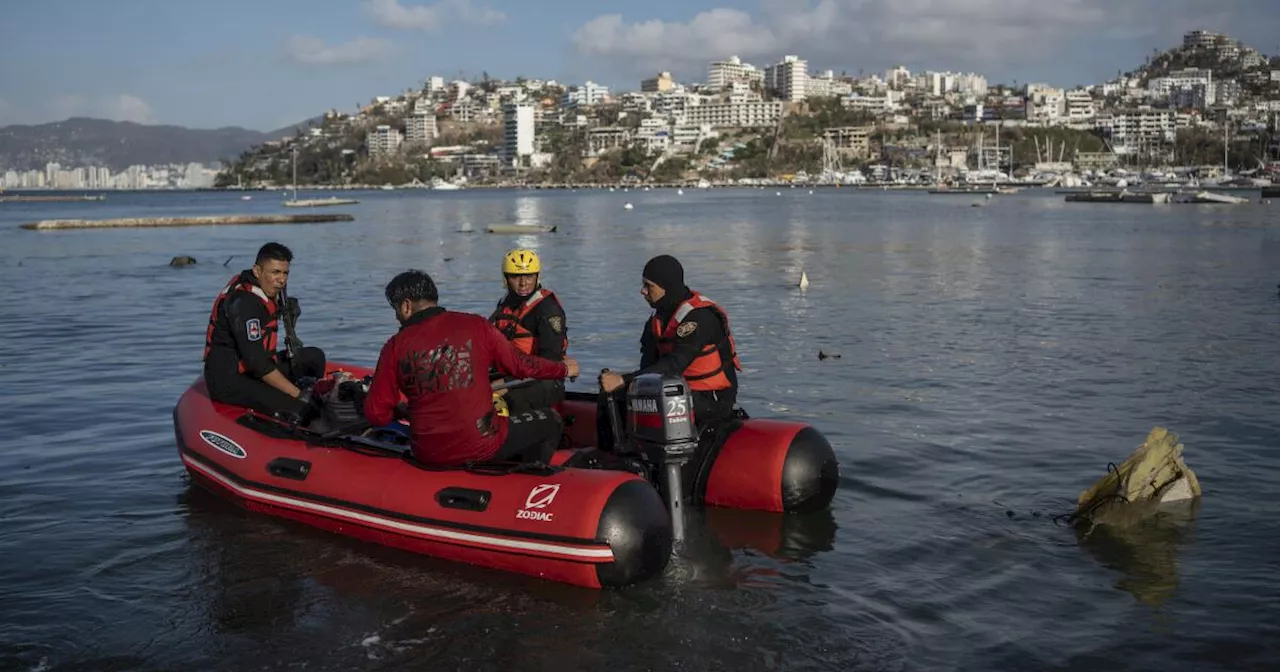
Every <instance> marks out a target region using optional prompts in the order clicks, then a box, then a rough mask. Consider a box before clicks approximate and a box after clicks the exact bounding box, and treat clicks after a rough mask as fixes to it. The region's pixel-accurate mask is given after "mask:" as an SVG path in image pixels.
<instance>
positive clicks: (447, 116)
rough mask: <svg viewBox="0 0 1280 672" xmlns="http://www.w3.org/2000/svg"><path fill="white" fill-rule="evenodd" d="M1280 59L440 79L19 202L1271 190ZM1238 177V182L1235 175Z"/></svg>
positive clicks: (730, 60) (1193, 48)
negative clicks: (269, 135) (95, 197)
mask: <svg viewBox="0 0 1280 672" xmlns="http://www.w3.org/2000/svg"><path fill="white" fill-rule="evenodd" d="M1278 117H1280V59H1268V58H1267V57H1266V56H1264V55H1263V54H1261V53H1259V52H1258V51H1257V50H1255V49H1252V48H1249V47H1246V46H1244V45H1243V44H1241V43H1239V42H1237V41H1235V40H1233V39H1231V38H1230V37H1228V36H1226V35H1221V34H1217V33H1212V32H1208V31H1204V30H1193V31H1190V32H1187V33H1186V34H1185V35H1184V36H1183V40H1182V44H1181V45H1179V46H1176V47H1175V48H1173V49H1171V50H1169V51H1165V52H1161V53H1156V54H1153V55H1152V56H1151V57H1150V58H1148V61H1147V63H1146V64H1144V65H1143V66H1142V67H1140V68H1137V69H1135V70H1134V71H1131V72H1128V73H1122V74H1119V75H1118V76H1117V77H1115V78H1114V79H1112V80H1111V81H1108V82H1105V83H1102V84H1097V85H1092V86H1083V87H1079V88H1074V89H1063V88H1057V87H1053V86H1049V85H1047V84H1041V83H1025V84H1019V83H1017V82H1014V83H1013V84H1011V85H1007V84H994V85H993V84H990V83H989V82H988V81H987V79H986V78H985V77H984V76H983V75H981V74H975V73H957V72H938V71H925V72H916V73H913V72H910V71H909V70H907V69H906V68H904V67H895V68H892V69H890V70H888V71H886V72H884V73H882V74H879V73H878V74H872V75H865V76H861V75H860V76H857V77H854V76H849V75H848V74H846V73H841V74H836V73H835V72H834V71H833V70H824V71H819V72H811V71H810V70H809V65H808V63H807V62H806V61H805V60H804V59H803V58H801V57H800V56H796V55H786V56H783V57H781V58H780V59H779V60H778V61H777V62H775V63H772V64H769V65H765V66H763V67H758V66H756V65H753V64H750V63H746V62H744V61H743V60H742V59H740V58H737V57H735V56H729V57H727V58H725V59H723V60H719V61H715V62H712V63H710V64H708V66H707V71H706V80H705V82H701V83H682V82H679V81H676V80H675V79H674V78H673V77H672V75H671V74H670V73H668V72H660V73H655V74H654V76H653V77H651V78H648V79H645V80H643V81H641V82H640V86H639V90H637V91H627V92H621V93H613V92H611V91H610V90H609V88H608V87H605V86H601V85H598V84H596V83H593V82H590V81H587V82H585V83H582V84H574V85H564V84H561V83H559V82H556V81H550V80H541V79H532V78H524V77H519V78H516V79H515V80H513V81H502V80H497V79H492V78H490V77H488V76H487V74H486V75H485V76H484V77H483V78H482V79H480V80H479V81H474V82H467V81H445V79H444V78H443V77H439V76H432V77H429V78H427V79H426V81H425V82H424V83H423V85H422V86H421V87H416V88H414V89H411V90H407V91H404V92H402V93H401V94H399V95H388V96H378V97H376V98H374V99H373V100H371V101H370V102H369V103H368V104H366V105H362V106H360V107H359V109H358V110H357V111H355V112H354V113H344V112H340V111H337V110H331V111H329V112H327V113H326V114H325V115H324V116H323V117H322V118H321V119H320V120H319V121H318V122H316V123H314V124H313V125H312V126H311V127H310V128H308V129H306V130H305V131H299V132H298V134H297V135H296V136H295V137H291V138H284V139H281V140H277V141H271V142H267V143H265V144H263V145H260V146H258V147H254V148H251V149H249V150H247V151H246V152H244V153H243V154H242V155H241V156H240V157H238V158H236V159H234V160H227V161H224V164H225V165H224V166H223V168H222V170H221V171H218V172H217V173H216V181H215V171H213V170H210V169H206V168H204V167H202V166H196V165H193V166H152V167H147V166H135V167H132V168H129V169H128V171H126V172H124V173H121V174H119V175H112V174H110V173H108V172H106V171H105V169H103V168H73V169H64V168H63V167H61V166H58V165H56V164H51V165H50V166H48V167H46V170H44V171H43V172H41V171H28V172H25V173H17V172H14V171H10V172H8V173H6V174H5V175H4V176H3V179H4V182H3V185H4V186H7V187H11V188H18V187H27V188H38V187H57V188H100V189H107V188H130V189H138V188H149V187H160V188H166V187H167V188H173V187H177V188H184V187H185V188H192V187H203V186H210V185H216V186H218V187H224V188H227V187H229V188H263V187H265V188H276V187H282V186H288V185H289V184H290V183H293V182H294V180H295V174H296V182H297V183H299V184H304V185H313V186H320V185H328V186H369V185H390V186H416V187H431V186H435V187H439V188H451V187H455V186H458V185H459V184H461V183H467V184H469V185H480V184H498V185H512V184H546V183H596V184H603V183H614V182H623V181H649V182H680V181H687V180H691V179H692V180H697V179H704V180H712V181H717V182H728V181H736V182H739V183H741V182H751V181H756V180H782V181H793V180H804V181H808V182H810V183H832V182H835V183H846V184H857V183H861V182H866V181H874V182H903V181H906V182H931V183H940V182H943V181H948V182H964V181H970V182H976V181H982V182H996V181H1006V180H1016V179H1024V180H1031V179H1039V180H1040V181H1041V182H1044V181H1046V178H1052V179H1053V180H1055V181H1058V180H1063V179H1067V180H1070V179H1074V176H1075V175H1076V174H1085V175H1101V174H1105V173H1106V172H1108V171H1113V170H1115V169H1117V168H1120V167H1128V168H1131V169H1132V168H1135V167H1137V168H1142V169H1146V170H1148V171H1155V172H1156V173H1159V172H1160V170H1168V171H1170V172H1169V173H1168V174H1167V175H1165V176H1164V177H1162V178H1161V179H1168V180H1174V179H1184V178H1190V179H1196V178H1200V179H1218V180H1225V179H1229V178H1232V177H1235V178H1236V179H1239V178H1240V176H1247V179H1250V180H1253V181H1255V182H1258V183H1262V182H1267V180H1268V179H1269V178H1271V177H1274V176H1276V170H1277V168H1280V163H1277V159H1280V145H1277V143H1276V141H1275V137H1276V136H1275V133H1274V132H1275V130H1276V121H1277V118H1278ZM1233 172H1234V173H1235V175H1234V176H1233V175H1232V173H1233Z"/></svg>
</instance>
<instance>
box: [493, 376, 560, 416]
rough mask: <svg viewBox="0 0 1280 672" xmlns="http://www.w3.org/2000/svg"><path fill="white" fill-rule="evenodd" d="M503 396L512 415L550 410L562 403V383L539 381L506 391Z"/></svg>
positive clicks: (557, 381) (558, 381)
mask: <svg viewBox="0 0 1280 672" xmlns="http://www.w3.org/2000/svg"><path fill="white" fill-rule="evenodd" d="M504 396H505V398H506V400H507V410H508V411H509V412H510V413H511V414H512V415H515V414H517V413H527V412H529V411H535V410H538V409H545V408H551V407H552V406H555V405H556V404H558V403H560V402H562V401H564V381H562V380H539V381H535V382H532V383H527V384H525V385H521V386H520V387H515V388H512V389H510V390H507V393H506V395H504Z"/></svg>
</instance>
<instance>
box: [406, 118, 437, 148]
mask: <svg viewBox="0 0 1280 672" xmlns="http://www.w3.org/2000/svg"><path fill="white" fill-rule="evenodd" d="M404 130H405V134H404V135H405V138H404V139H405V142H407V143H409V144H411V145H429V144H431V142H432V141H433V140H435V139H436V136H437V135H439V133H438V129H437V128H436V115H435V113H434V112H417V111H415V112H414V113H413V114H411V115H409V117H408V118H407V119H405V125H404Z"/></svg>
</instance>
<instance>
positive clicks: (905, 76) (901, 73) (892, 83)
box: [884, 65, 912, 90]
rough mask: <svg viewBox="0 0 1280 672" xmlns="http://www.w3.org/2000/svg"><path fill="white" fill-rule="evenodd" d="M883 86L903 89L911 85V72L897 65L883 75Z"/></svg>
mask: <svg viewBox="0 0 1280 672" xmlns="http://www.w3.org/2000/svg"><path fill="white" fill-rule="evenodd" d="M884 81H885V84H886V85H887V86H888V87H889V88H891V89H899V90H901V89H905V88H907V87H908V86H910V85H911V84H912V82H911V71H910V70H908V69H906V68H904V67H902V66H901V65H899V66H898V67H896V68H893V69H891V70H886V71H885V73H884Z"/></svg>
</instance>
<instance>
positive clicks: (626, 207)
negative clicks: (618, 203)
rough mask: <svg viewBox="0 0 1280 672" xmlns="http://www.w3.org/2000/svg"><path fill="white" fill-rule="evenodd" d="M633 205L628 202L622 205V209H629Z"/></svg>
mask: <svg viewBox="0 0 1280 672" xmlns="http://www.w3.org/2000/svg"><path fill="white" fill-rule="evenodd" d="M633 207H635V206H633V205H631V204H630V203H628V204H626V205H624V206H622V209H624V210H630V209H631V208H633Z"/></svg>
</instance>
